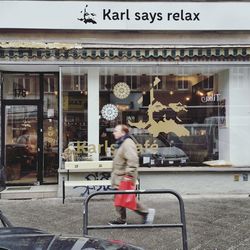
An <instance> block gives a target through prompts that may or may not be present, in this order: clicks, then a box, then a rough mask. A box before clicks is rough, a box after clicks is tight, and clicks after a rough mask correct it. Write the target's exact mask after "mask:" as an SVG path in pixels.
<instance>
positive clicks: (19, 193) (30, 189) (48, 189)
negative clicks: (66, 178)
mask: <svg viewBox="0 0 250 250" xmlns="http://www.w3.org/2000/svg"><path fill="white" fill-rule="evenodd" d="M57 192H58V185H39V186H10V187H6V188H5V189H4V190H3V191H1V192H0V199H5V200H12V199H18V200H19V199H20V200H22V199H41V198H56V197H57Z"/></svg>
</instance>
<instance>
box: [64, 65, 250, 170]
mask: <svg viewBox="0 0 250 250" xmlns="http://www.w3.org/2000/svg"><path fill="white" fill-rule="evenodd" d="M93 68H95V71H93ZM93 68H91V70H90V71H89V69H90V68H88V67H85V68H81V67H79V68H78V70H79V69H81V71H83V72H84V74H81V75H80V76H79V75H77V76H75V75H74V74H71V73H70V74H68V75H67V74H64V75H63V119H64V132H63V135H64V138H63V145H64V148H63V150H64V149H65V148H66V146H67V145H68V143H69V142H71V141H72V142H74V145H75V148H76V149H77V153H78V155H79V157H78V159H83V158H81V156H80V155H81V154H82V156H85V157H86V158H88V159H91V155H92V154H95V153H97V154H98V156H99V158H98V159H99V160H107V159H112V154H113V151H114V149H115V145H114V144H115V141H114V138H113V135H112V131H113V128H114V127H115V125H117V124H121V123H125V124H128V125H129V126H130V127H131V137H132V138H133V140H134V141H135V142H136V144H137V149H138V153H139V155H140V163H141V166H155V167H165V166H166V167H167V166H207V165H208V164H209V162H212V161H213V162H214V161H218V162H219V161H220V162H221V161H222V160H223V161H225V162H229V163H230V164H232V165H235V166H240V165H244V164H246V163H248V162H249V160H248V159H247V158H244V159H243V158H238V157H237V155H235V153H234V154H232V152H231V149H232V147H233V148H237V147H239V146H240V144H241V142H240V138H241V139H242V140H243V141H246V138H242V137H241V136H240V137H238V138H237V137H235V136H233V135H234V134H232V133H238V132H239V131H241V132H240V134H243V133H246V132H247V131H248V130H249V127H250V122H249V120H248V119H247V117H248V113H247V112H246V109H245V108H246V107H248V108H249V106H250V103H249V101H247V100H248V99H247V98H241V96H242V97H244V96H245V95H246V93H247V90H248V88H249V87H248V86H247V85H246V84H242V88H241V87H239V86H240V84H237V85H236V84H235V83H237V82H238V81H239V74H238V72H239V69H238V68H234V67H228V66H216V67H215V66H195V67H194V66H171V67H170V66H157V67H156V66H145V65H144V66H133V67H131V65H130V66H128V65H125V66H123V67H121V66H103V67H99V66H95V67H93ZM75 71H77V70H75ZM249 71H250V69H249V68H247V67H246V68H244V70H243V74H246V75H248V74H249ZM91 72H95V73H94V75H91V74H92V73H91ZM96 74H97V75H98V74H99V78H97V75H96ZM93 76H94V79H95V82H91V83H89V82H87V79H89V77H90V79H92V78H91V77H93ZM79 79H80V81H79ZM98 79H99V80H98ZM241 79H243V81H247V78H244V77H242V76H241ZM79 83H81V84H82V85H81V84H79ZM80 85H81V86H82V87H79V86H80ZM88 87H91V88H92V91H93V92H95V91H98V92H99V100H98V102H97V104H98V105H99V117H98V118H97V119H96V118H94V120H93V117H92V118H91V119H92V122H96V121H97V120H99V137H98V138H97V140H94V142H91V143H89V142H88V136H90V135H91V136H92V141H93V138H94V139H95V138H96V137H95V136H96V135H94V136H93V133H95V132H94V130H92V131H90V130H89V131H88V127H87V121H88V122H90V121H89V117H90V114H89V113H88V112H87V105H89V104H90V103H91V108H92V106H93V104H92V100H88V98H87V95H86V93H87V88H88ZM75 88H77V89H75ZM93 92H92V93H93ZM95 93H96V92H95ZM235 96H236V97H237V98H236V97H235ZM243 106H244V107H245V108H244V109H241V107H243ZM95 108H96V107H94V106H93V111H95V110H94V109H95ZM90 111H91V109H90ZM238 112H240V113H242V115H241V117H239V113H238ZM243 113H244V114H243ZM237 117H239V118H240V119H239V120H236V119H237ZM89 128H91V127H89ZM242 128H243V130H241V129H242ZM95 131H96V130H95ZM236 131H237V132H236ZM249 163H250V162H249Z"/></svg>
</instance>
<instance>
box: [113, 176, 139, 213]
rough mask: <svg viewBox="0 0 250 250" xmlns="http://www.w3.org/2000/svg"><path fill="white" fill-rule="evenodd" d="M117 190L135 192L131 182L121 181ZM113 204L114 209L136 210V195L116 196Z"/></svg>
mask: <svg viewBox="0 0 250 250" xmlns="http://www.w3.org/2000/svg"><path fill="white" fill-rule="evenodd" d="M118 190H135V185H134V183H133V181H130V180H123V181H121V182H120V185H119V188H118ZM114 203H115V206H116V207H126V208H129V209H131V210H136V195H135V194H116V195H115V200H114Z"/></svg>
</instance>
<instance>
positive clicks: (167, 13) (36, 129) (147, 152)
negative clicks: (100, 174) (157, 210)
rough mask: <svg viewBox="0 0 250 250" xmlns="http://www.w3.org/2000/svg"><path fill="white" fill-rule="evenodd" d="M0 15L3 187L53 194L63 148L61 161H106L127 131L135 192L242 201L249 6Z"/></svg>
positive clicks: (38, 4)
mask: <svg viewBox="0 0 250 250" xmlns="http://www.w3.org/2000/svg"><path fill="white" fill-rule="evenodd" d="M1 5H2V6H1ZM0 6H1V9H5V10H6V11H5V12H4V13H8V10H11V11H12V14H13V15H12V17H11V18H10V16H5V15H3V16H2V17H1V18H0V74H1V85H0V86H1V96H0V98H1V102H0V103H1V163H2V164H3V165H5V168H6V175H7V184H8V185H23V184H29V185H30V184H37V183H39V184H48V183H58V182H59V183H60V178H61V176H60V175H61V173H60V171H59V174H58V169H59V170H60V169H63V165H64V164H63V159H62V157H61V156H62V154H63V152H64V151H65V149H66V148H67V147H68V145H69V144H73V145H74V148H75V151H76V152H75V154H74V158H70V157H69V158H68V159H65V160H69V161H70V160H77V161H85V160H107V159H112V155H113V152H114V143H115V141H114V139H113V137H112V128H113V127H114V126H115V125H116V124H119V123H126V124H128V125H129V126H130V127H131V136H132V137H133V139H134V141H135V142H136V144H137V149H138V153H139V155H140V169H141V170H140V171H141V176H142V184H143V181H144V187H145V188H150V187H153V188H161V187H169V188H175V189H177V190H179V191H181V192H184V191H186V192H190V193H195V192H202V190H203V189H204V192H206V191H207V192H234V193H245V192H248V191H247V190H249V184H248V183H249V182H248V173H249V170H250V167H249V166H250V157H249V154H248V151H249V148H250V135H249V129H250V111H249V108H250V99H249V94H250V63H249V59H250V32H249V30H250V26H249V22H248V17H247V14H246V13H248V12H247V11H248V9H250V3H248V2H240V3H239V2H223V1H217V2H204V1H202V2H198V3H194V2H175V1H172V2H169V1H159V2H154V3H152V2H150V1H145V2H143V1H128V2H119V1H113V2H108V1H99V2H97V1H88V2H82V1H51V3H48V2H44V1H20V3H16V2H15V1H3V2H1V3H0ZM58 9H60V10H61V11H60V12H59V11H58ZM236 9H238V11H236ZM27 10H28V13H29V15H27ZM208 10H210V12H208ZM223 11H224V12H225V13H228V15H223V16H222V15H221V14H220V15H219V13H222V12H223ZM34 13H36V15H34ZM207 13H209V14H207ZM239 13H241V14H239ZM232 16H234V18H232ZM27 17H28V18H27ZM233 20H234V21H233ZM235 20H238V21H237V22H236V21H235ZM58 177H59V178H58ZM219 186H220V189H219V190H218V187H219Z"/></svg>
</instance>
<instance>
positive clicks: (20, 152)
mask: <svg viewBox="0 0 250 250" xmlns="http://www.w3.org/2000/svg"><path fill="white" fill-rule="evenodd" d="M5 114H6V126H5V165H6V175H7V182H8V183H34V182H36V181H37V167H38V162H37V107H36V106H21V105H20V106H19V105H15V106H6V107H5Z"/></svg>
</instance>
